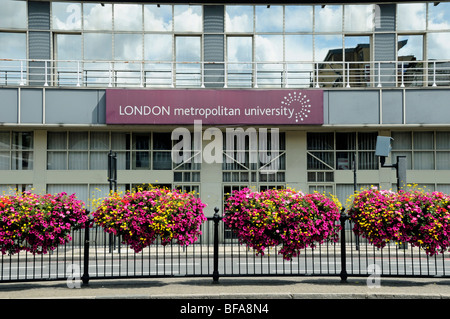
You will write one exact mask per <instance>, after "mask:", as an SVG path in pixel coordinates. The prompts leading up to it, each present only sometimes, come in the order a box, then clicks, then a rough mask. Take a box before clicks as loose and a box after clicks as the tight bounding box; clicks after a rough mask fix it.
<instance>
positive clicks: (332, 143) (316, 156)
mask: <svg viewBox="0 0 450 319" xmlns="http://www.w3.org/2000/svg"><path fill="white" fill-rule="evenodd" d="M376 137H377V133H372V132H370V133H364V132H361V133H354V132H348V133H343V132H342V133H341V132H337V133H308V135H307V143H308V146H307V147H308V164H307V168H308V170H309V171H312V172H311V174H310V175H311V176H310V177H311V178H310V181H311V182H317V181H323V182H325V181H328V182H329V181H332V179H333V177H332V176H333V175H332V174H329V176H328V175H327V174H319V175H320V176H321V177H323V178H324V179H323V180H322V179H320V180H317V178H318V176H319V175H317V173H316V172H313V171H330V173H331V172H332V171H334V170H350V169H352V163H353V161H355V162H356V163H357V165H358V169H359V170H376V169H378V162H377V157H376V156H375V147H376ZM308 174H309V173H308ZM308 176H309V175H308ZM313 177H314V178H313Z"/></svg>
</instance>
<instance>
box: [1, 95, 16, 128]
mask: <svg viewBox="0 0 450 319" xmlns="http://www.w3.org/2000/svg"><path fill="white" fill-rule="evenodd" d="M17 91H18V89H0V124H1V123H17V119H18V116H17V114H18V105H19V104H18V93H17Z"/></svg>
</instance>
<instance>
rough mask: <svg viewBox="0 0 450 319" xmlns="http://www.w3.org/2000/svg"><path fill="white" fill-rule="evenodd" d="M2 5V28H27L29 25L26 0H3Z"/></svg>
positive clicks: (0, 11) (0, 15)
mask: <svg viewBox="0 0 450 319" xmlns="http://www.w3.org/2000/svg"><path fill="white" fill-rule="evenodd" d="M1 6H2V10H0V28H8V29H9V28H11V29H16V28H21V29H25V28H26V27H27V2H26V1H16V0H2V4H1ZM2 43H4V42H2Z"/></svg>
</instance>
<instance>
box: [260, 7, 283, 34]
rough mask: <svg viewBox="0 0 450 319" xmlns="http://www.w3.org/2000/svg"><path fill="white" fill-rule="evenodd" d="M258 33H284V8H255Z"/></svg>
mask: <svg viewBox="0 0 450 319" xmlns="http://www.w3.org/2000/svg"><path fill="white" fill-rule="evenodd" d="M255 29H256V32H283V7H282V6H273V5H271V6H255Z"/></svg>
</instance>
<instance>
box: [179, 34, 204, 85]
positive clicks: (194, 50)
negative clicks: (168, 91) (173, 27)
mask: <svg viewBox="0 0 450 319" xmlns="http://www.w3.org/2000/svg"><path fill="white" fill-rule="evenodd" d="M175 48H176V49H175V59H176V62H181V63H177V65H176V75H177V76H176V83H177V85H181V86H183V85H188V86H192V85H195V86H197V85H200V84H201V64H200V63H195V62H200V61H201V38H200V37H196V36H186V37H185V36H179V37H176V41H175ZM185 62H190V63H185Z"/></svg>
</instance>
